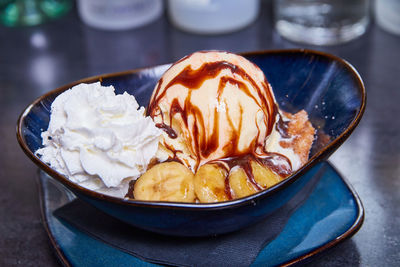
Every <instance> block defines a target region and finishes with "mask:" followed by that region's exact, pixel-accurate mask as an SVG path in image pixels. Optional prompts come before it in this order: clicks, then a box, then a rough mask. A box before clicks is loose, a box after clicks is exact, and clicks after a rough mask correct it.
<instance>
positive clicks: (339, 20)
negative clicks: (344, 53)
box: [274, 0, 381, 45]
mask: <svg viewBox="0 0 400 267" xmlns="http://www.w3.org/2000/svg"><path fill="white" fill-rule="evenodd" d="M378 1H381V0H378ZM369 7H370V1H369V0H275V1H274V8H275V27H276V30H277V31H278V32H279V33H280V34H281V35H282V36H283V37H285V38H287V39H289V40H292V41H295V42H301V43H307V44H314V45H333V44H340V43H344V42H347V41H350V40H353V39H355V38H357V37H359V36H361V35H362V34H364V32H365V31H366V29H367V26H368V24H369Z"/></svg>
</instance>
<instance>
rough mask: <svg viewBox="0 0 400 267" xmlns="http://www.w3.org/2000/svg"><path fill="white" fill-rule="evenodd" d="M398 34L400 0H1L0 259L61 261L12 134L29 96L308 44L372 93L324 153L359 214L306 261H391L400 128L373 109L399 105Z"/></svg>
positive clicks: (387, 112)
mask: <svg viewBox="0 0 400 267" xmlns="http://www.w3.org/2000/svg"><path fill="white" fill-rule="evenodd" d="M399 34H400V1H399V0H376V1H373V0H372V1H369V0H352V1H348V0H335V1H327V0H274V1H273V0H260V1H259V0H197V1H194V0H170V1H163V0H113V1H111V0H77V1H73V0H14V1H12V0H0V112H1V114H2V116H0V136H1V147H2V149H3V150H2V152H3V153H2V155H3V156H1V160H0V177H1V179H0V188H2V189H3V190H4V192H3V193H2V194H0V203H1V204H0V205H1V206H0V218H1V219H0V220H1V223H0V234H1V236H2V238H1V239H0V265H1V266H13V265H23V266H53V265H54V266H56V265H57V261H56V259H55V256H54V255H53V254H52V252H51V251H52V250H51V248H50V244H49V241H48V238H47V236H46V233H45V231H44V229H43V228H42V225H41V221H40V211H39V203H38V192H37V190H36V185H35V180H34V179H33V176H34V175H35V173H36V167H35V166H34V165H33V164H32V163H31V162H30V161H29V159H28V158H27V157H25V155H23V152H22V151H21V149H20V148H19V147H18V144H17V142H16V138H15V130H14V129H15V123H16V121H17V118H18V116H19V114H20V112H21V111H22V110H23V109H24V108H25V107H26V105H28V104H29V103H30V102H32V101H33V100H34V99H35V98H37V97H39V96H40V95H42V94H44V93H46V92H48V91H50V90H52V89H55V88H57V87H59V86H61V85H64V84H66V83H69V82H71V81H75V80H78V79H81V78H85V77H88V76H93V75H98V74H102V73H110V72H118V71H124V70H128V69H134V68H141V67H146V66H152V65H158V64H164V63H170V62H174V61H176V60H178V59H180V58H181V57H183V56H185V55H187V54H189V53H191V52H194V51H197V50H208V49H217V50H227V51H231V52H236V53H240V52H247V51H254V50H267V49H286V48H308V49H314V50H319V51H325V52H328V53H331V54H335V55H337V56H339V57H342V58H344V59H346V60H347V61H349V62H350V63H351V64H353V65H354V66H355V68H356V69H357V70H358V71H359V72H360V74H361V76H362V78H363V79H364V82H365V84H366V88H367V91H368V99H369V102H368V106H367V110H366V112H365V115H364V118H363V120H362V122H361V124H360V126H359V127H358V128H357V129H356V131H355V132H354V134H353V135H352V137H351V138H350V139H349V140H348V141H347V142H346V143H345V144H344V145H343V146H342V147H341V148H340V149H339V150H338V151H337V152H336V153H335V154H334V155H333V156H332V157H331V161H332V162H333V163H334V165H335V166H337V167H338V169H339V170H340V172H341V173H342V174H343V175H344V176H345V177H348V178H349V180H350V182H351V183H352V184H353V185H354V187H355V189H356V191H357V192H358V193H359V194H360V197H361V199H362V200H363V203H364V205H365V207H366V219H365V223H364V225H363V227H362V228H361V230H360V231H359V233H357V234H356V235H355V236H354V237H353V238H352V239H350V240H347V241H345V242H344V243H342V244H340V245H338V246H336V247H335V248H333V249H331V250H329V251H328V252H326V253H324V254H323V255H322V256H321V257H320V258H318V259H315V260H314V261H313V264H314V265H316V266H318V265H319V266H340V265H343V264H346V265H352V266H357V265H365V266H378V265H381V264H382V262H383V261H384V263H385V264H384V265H386V266H395V265H396V264H398V263H399V262H400V256H399V247H400V240H399V232H398V231H399V230H398V220H396V218H399V209H398V204H400V203H399V194H398V190H399V189H400V185H399V179H398V177H400V169H399V168H400V167H399V165H400V156H399V151H400V144H399V142H398V138H390V137H396V136H397V137H400V133H399V129H400V125H399V122H398V120H396V119H394V120H391V121H390V122H389V121H388V120H387V121H383V120H381V118H384V117H386V118H390V117H391V116H392V115H393V114H397V113H398V112H400V110H399V107H398V103H397V102H398V100H399V99H400V84H399V82H397V80H398V79H397V76H398V74H399V73H400V67H399V64H398V62H400V35H399ZM396 99H397V100H396ZM355 169H357V170H358V171H357V175H355V174H354V170H355ZM376 177H379V178H380V179H376ZM396 222H397V223H396Z"/></svg>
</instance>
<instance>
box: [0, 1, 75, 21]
mask: <svg viewBox="0 0 400 267" xmlns="http://www.w3.org/2000/svg"><path fill="white" fill-rule="evenodd" d="M71 6H72V2H71V0H0V23H2V24H3V25H6V26H33V25H38V24H40V23H43V22H45V21H47V20H49V19H54V18H58V17H60V16H62V15H64V14H66V13H67V12H68V11H69V10H70V9H71Z"/></svg>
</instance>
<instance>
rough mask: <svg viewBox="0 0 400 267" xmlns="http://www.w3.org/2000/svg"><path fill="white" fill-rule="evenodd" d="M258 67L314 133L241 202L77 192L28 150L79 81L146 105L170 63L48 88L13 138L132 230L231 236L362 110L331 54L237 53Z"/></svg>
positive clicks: (283, 198) (291, 189)
mask: <svg viewBox="0 0 400 267" xmlns="http://www.w3.org/2000/svg"><path fill="white" fill-rule="evenodd" d="M244 56H245V57H247V58H248V59H249V60H250V61H253V62H254V63H255V64H257V65H258V66H259V67H260V68H261V69H262V70H263V71H264V73H265V75H266V77H267V79H268V81H269V82H270V84H271V85H272V88H273V90H274V93H275V96H276V99H277V102H278V103H279V105H280V107H281V108H282V109H283V110H285V111H288V112H296V111H299V110H301V109H305V110H306V111H307V112H308V114H309V118H310V120H311V122H312V124H313V125H314V127H315V128H317V129H318V133H321V132H324V133H325V134H328V135H329V137H330V140H329V142H323V140H324V138H317V139H316V141H315V142H314V144H313V148H312V150H311V152H310V160H309V161H308V162H307V163H306V164H305V165H304V166H303V167H302V168H300V169H299V170H298V171H296V172H295V173H294V174H293V175H292V176H290V177H288V178H287V179H284V180H283V181H281V182H280V183H278V184H276V185H274V186H272V187H270V188H268V189H266V190H264V191H261V192H258V193H256V194H254V195H250V196H247V197H244V198H240V199H235V200H231V201H225V202H218V203H175V202H156V201H154V202H152V201H140V200H127V199H122V198H115V197H111V196H108V195H104V194H101V193H98V192H94V191H91V190H88V189H86V188H83V187H80V186H78V185H77V184H75V183H73V182H72V181H70V180H69V179H68V178H66V177H65V176H63V175H61V174H59V173H58V172H56V171H55V170H53V169H51V168H50V167H49V166H48V165H46V164H45V163H44V162H42V161H41V160H40V158H39V157H37V156H36V155H35V154H34V152H35V151H36V150H37V149H38V148H39V147H41V144H42V138H41V132H42V131H43V130H44V129H47V127H48V122H49V117H50V106H51V103H52V101H53V100H54V99H55V97H56V96H57V95H59V94H60V93H62V92H63V91H65V90H67V89H69V88H71V87H72V86H74V85H76V84H79V83H82V82H84V83H92V82H96V81H101V83H102V84H103V85H114V87H115V88H116V92H117V93H123V92H124V91H125V90H126V91H127V92H128V93H131V94H133V95H134V96H135V97H136V98H137V100H138V102H139V103H140V104H141V105H147V103H148V101H149V98H150V95H151V93H152V90H153V88H154V86H155V84H156V82H157V81H158V79H159V78H160V76H161V75H162V74H163V73H164V71H165V70H166V69H167V68H168V67H169V65H162V66H155V67H149V68H144V69H138V70H131V71H126V72H121V73H113V74H106V75H99V76H96V77H91V78H86V79H83V80H80V81H76V82H73V83H71V84H68V85H65V86H63V87H60V88H58V89H55V90H53V91H51V92H49V93H47V94H45V95H43V96H41V97H40V98H38V99H37V100H35V101H34V102H33V103H32V104H31V105H30V106H28V107H27V108H26V109H25V111H23V113H22V114H21V116H20V118H19V120H18V125H17V139H18V141H19V143H20V145H21V147H22V149H23V150H24V152H25V153H26V154H27V155H28V157H29V158H30V159H31V160H32V161H33V162H34V163H36V164H37V165H38V166H39V167H40V168H41V169H42V170H44V171H45V172H46V173H47V174H49V175H50V176H52V177H53V178H55V179H56V180H57V181H59V182H61V183H62V184H63V185H64V186H66V187H67V188H68V189H69V190H71V191H72V192H73V193H74V194H75V195H76V196H78V197H79V198H80V199H82V200H84V201H86V202H88V203H90V204H92V205H93V206H95V207H97V208H98V209H100V210H102V211H104V212H105V213H108V214H109V215H111V216H114V217H116V218H118V219H120V220H122V221H125V222H126V223H128V224H131V225H133V226H136V227H139V228H142V229H146V230H149V231H153V232H158V233H163V234H167V235H177V236H208V235H214V234H221V233H228V232H233V231H236V230H238V229H241V228H244V227H247V226H249V225H252V224H254V223H256V222H258V221H261V220H263V219H265V218H267V217H268V216H269V214H271V213H272V212H274V211H275V210H276V209H278V208H280V207H281V206H282V205H284V204H285V203H286V202H288V201H289V200H290V199H292V198H293V196H294V195H296V194H297V193H298V192H300V191H301V189H302V188H303V187H304V186H305V185H307V184H308V182H309V180H310V177H308V176H306V175H303V174H305V173H306V172H307V171H308V170H310V169H311V168H312V167H313V166H314V165H316V164H318V163H319V162H321V161H323V160H325V159H327V158H328V157H329V156H330V155H331V153H333V152H334V151H335V150H336V149H337V148H338V147H339V146H340V145H341V144H342V143H343V142H344V141H345V140H346V139H347V138H348V137H349V135H350V134H351V133H352V132H353V130H354V129H355V127H356V126H357V125H358V123H359V122H360V120H361V117H362V115H363V112H364V110H365V99H366V95H365V88H364V85H363V82H362V80H361V78H360V76H359V75H358V73H357V71H356V70H355V69H354V68H353V67H352V66H351V65H350V64H349V63H348V62H346V61H344V60H343V59H340V58H338V57H335V56H332V55H329V54H325V53H322V52H318V51H311V50H277V51H262V52H254V53H247V54H245V55H244Z"/></svg>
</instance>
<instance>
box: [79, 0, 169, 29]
mask: <svg viewBox="0 0 400 267" xmlns="http://www.w3.org/2000/svg"><path fill="white" fill-rule="evenodd" d="M162 10H163V2H162V0H78V11H79V14H80V17H81V19H82V20H83V21H84V22H85V23H86V24H87V25H89V26H92V27H94V28H98V29H104V30H126V29H130V28H136V27H140V26H143V25H145V24H147V23H150V22H152V21H153V20H156V19H157V18H158V17H159V16H160V15H161V13H162Z"/></svg>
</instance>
